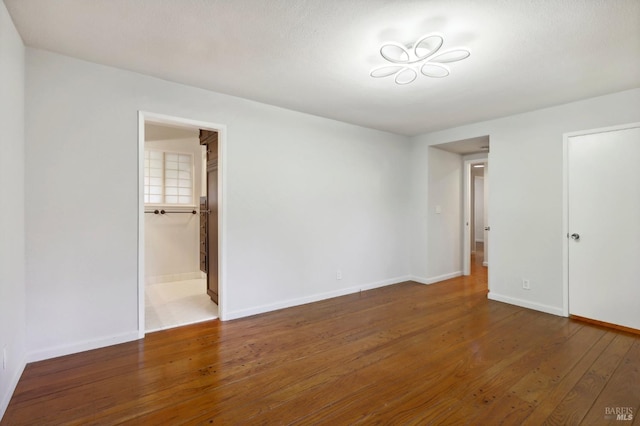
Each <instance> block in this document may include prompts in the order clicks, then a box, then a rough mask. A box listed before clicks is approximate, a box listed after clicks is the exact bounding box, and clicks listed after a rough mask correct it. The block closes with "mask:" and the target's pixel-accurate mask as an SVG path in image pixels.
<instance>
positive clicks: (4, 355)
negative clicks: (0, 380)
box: [2, 348, 7, 370]
mask: <svg viewBox="0 0 640 426" xmlns="http://www.w3.org/2000/svg"><path fill="white" fill-rule="evenodd" d="M2 369H3V370H6V369H7V348H4V349H2Z"/></svg>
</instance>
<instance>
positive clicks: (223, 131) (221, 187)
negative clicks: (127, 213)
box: [138, 110, 227, 338]
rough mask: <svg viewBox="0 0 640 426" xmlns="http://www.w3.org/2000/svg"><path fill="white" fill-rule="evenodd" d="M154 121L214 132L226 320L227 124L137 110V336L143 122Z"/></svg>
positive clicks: (141, 285) (141, 324)
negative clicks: (216, 138)
mask: <svg viewBox="0 0 640 426" xmlns="http://www.w3.org/2000/svg"><path fill="white" fill-rule="evenodd" d="M145 122H149V123H157V124H165V125H167V124H168V125H174V126H179V127H190V128H193V129H204V130H211V131H216V132H218V205H219V207H220V208H219V210H218V296H219V303H218V317H219V318H220V320H223V321H224V320H225V319H226V314H225V307H226V306H227V299H226V294H227V292H226V291H225V290H226V283H227V280H226V267H225V265H226V252H227V251H226V246H227V244H226V235H227V232H226V229H227V228H226V223H227V222H226V216H227V215H226V206H227V203H226V193H227V191H226V182H227V179H226V167H225V166H226V153H227V126H226V125H224V124H218V123H211V122H205V121H199V120H191V119H188V118H183V117H175V116H169V115H164V114H157V113H153V112H148V111H141V110H140V111H138V338H143V337H144V335H145V318H144V314H145V303H144V293H145V282H144V280H145V277H144V255H145V253H144V141H145V134H144V123H145Z"/></svg>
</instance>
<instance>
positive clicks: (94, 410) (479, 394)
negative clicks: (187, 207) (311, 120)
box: [1, 264, 640, 425]
mask: <svg viewBox="0 0 640 426" xmlns="http://www.w3.org/2000/svg"><path fill="white" fill-rule="evenodd" d="M486 293H487V286H486V270H485V269H484V268H482V267H481V266H478V265H477V264H476V265H475V272H474V275H473V276H472V277H464V278H463V277H461V278H456V279H453V280H449V281H445V282H442V283H438V284H433V285H430V286H425V285H421V284H416V283H412V282H407V283H402V284H397V285H393V286H389V287H384V288H380V289H376V290H370V291H366V292H362V293H359V294H353V295H348V296H344V297H339V298H335V299H330V300H325V301H321V302H317V303H313V304H309V305H304V306H300V307H295V308H289V309H284V310H281V311H276V312H272V313H268V314H263V315H258V316H254V317H251V318H245V319H240V320H235V321H230V322H225V323H222V322H219V321H210V322H205V323H200V324H196V325H192V326H187V327H181V328H177V329H172V330H167V331H161V332H157V333H151V334H148V335H147V337H146V338H145V339H144V340H140V341H137V342H131V343H126V344H121V345H116V346H111V347H108V348H104V349H99V350H94V351H89V352H84V353H81V354H75V355H70V356H66V357H61V358H57V359H52V360H47V361H42V362H38V363H33V364H29V365H28V366H27V368H26V370H25V372H24V374H23V376H22V378H21V380H20V382H19V384H18V387H17V389H16V392H15V394H14V396H13V398H12V400H11V402H10V405H9V407H8V409H7V412H6V414H5V416H4V418H3V419H2V421H1V424H2V425H50V424H51V425H60V424H70V425H86V424H100V425H102V424H105V425H112V424H141V425H159V424H163V425H164V424H171V425H174V424H251V425H253V424H302V425H306V424H331V425H347V424H348V425H351V424H473V425H478V424H483V425H484V424H509V425H511V424H513V425H520V424H530V425H539V424H549V425H570V424H639V423H638V420H637V418H638V409H639V408H640V336H638V335H633V334H630V333H626V332H624V331H617V330H610V329H606V328H603V327H599V326H597V325H591V324H587V323H582V322H578V321H575V320H571V319H568V318H561V317H556V316H553V315H547V314H543V313H540V312H535V311H531V310H527V309H522V308H518V307H516V306H511V305H507V304H503V303H499V302H493V301H489V300H487V297H486ZM615 408H627V409H629V410H631V412H632V415H633V420H631V421H621V420H616V416H615V415H613V417H612V416H611V415H610V414H609V411H608V410H609V409H615Z"/></svg>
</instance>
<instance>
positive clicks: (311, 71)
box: [4, 0, 640, 135]
mask: <svg viewBox="0 0 640 426" xmlns="http://www.w3.org/2000/svg"><path fill="white" fill-rule="evenodd" d="M4 2H5V4H6V6H7V8H8V10H9V12H10V14H11V16H12V18H13V20H14V23H15V25H16V27H17V28H18V31H19V32H20V34H21V35H22V38H23V40H24V42H25V44H26V45H28V46H32V47H36V48H41V49H46V50H50V51H54V52H58V53H62V54H65V55H69V56H73V57H76V58H80V59H84V60H88V61H92V62H97V63H101V64H106V65H110V66H115V67H119V68H124V69H128V70H132V71H136V72H140V73H144V74H148V75H152V76H156V77H160V78H163V79H166V80H171V81H176V82H180V83H184V84H188V85H192V86H197V87H202V88H206V89H210V90H214V91H217V92H221V93H227V94H231V95H236V96H240V97H244V98H248V99H253V100H257V101H260V102H264V103H268V104H272V105H277V106H281V107H285V108H290V109H294V110H298V111H303V112H307V113H311V114H315V115H319V116H323V117H329V118H334V119H337V120H341V121H346V122H350V123H355V124H359V125H362V126H366V127H371V128H377V129H382V130H387V131H390V132H394V133H399V134H405V135H414V134H419V133H424V132H427V131H433V130H438V129H443V128H448V127H452V126H456V125H461V124H466V123H471V122H477V121H481V120H486V119H490V118H495V117H499V116H505V115H510V114H514V113H518V112H524V111H529V110H533V109H538V108H541V107H546V106H551V105H556V104H561V103H565V102H570V101H574V100H577V99H583V98H587V97H592V96H597V95H602V94H606V93H611V92H616V91H620V90H625V89H630V88H634V87H640V0H536V1H530V0H483V1H478V0H421V1H411V0H233V1H231V0H91V1H87V0H4ZM431 32H439V33H441V34H443V35H444V37H445V41H444V46H443V49H444V48H453V47H458V46H465V47H468V48H469V49H470V50H471V57H469V58H468V59H465V60H464V61H461V62H457V63H453V64H450V65H451V67H450V68H451V75H450V76H449V77H447V78H443V79H434V78H428V77H423V76H420V77H418V79H417V80H416V81H414V82H413V83H411V84H409V85H406V86H397V85H396V84H395V83H394V82H393V78H382V79H374V78H371V77H370V76H369V72H370V71H371V69H372V68H374V67H376V66H380V65H383V64H384V61H383V60H382V58H381V57H380V55H379V52H378V51H379V48H380V45H381V43H382V42H384V41H398V42H402V43H411V42H414V41H415V40H416V39H418V38H419V37H420V36H421V35H423V34H426V33H431Z"/></svg>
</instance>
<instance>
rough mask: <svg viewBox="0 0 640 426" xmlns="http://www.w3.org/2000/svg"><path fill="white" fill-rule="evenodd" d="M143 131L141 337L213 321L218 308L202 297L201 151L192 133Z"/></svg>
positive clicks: (153, 126) (157, 126) (148, 125)
mask: <svg viewBox="0 0 640 426" xmlns="http://www.w3.org/2000/svg"><path fill="white" fill-rule="evenodd" d="M144 127H145V130H144V135H145V137H144V189H143V191H144V300H145V331H146V332H151V331H157V330H163V329H167V328H172V327H177V326H181V325H186V324H193V323H196V322H201V321H207V320H211V319H214V318H217V317H218V305H217V304H216V303H215V302H214V301H213V300H212V297H211V296H210V294H207V273H206V271H207V268H206V265H205V266H204V267H203V265H202V261H203V258H202V241H201V234H202V229H201V228H202V222H203V215H208V214H209V210H208V209H206V197H207V146H206V145H201V140H200V130H199V129H198V128H189V127H179V126H174V125H167V124H164V123H162V124H161V123H154V122H145V124H144ZM204 219H206V218H204ZM214 273H216V274H217V269H216V271H215V272H214ZM216 279H217V277H216Z"/></svg>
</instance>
